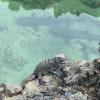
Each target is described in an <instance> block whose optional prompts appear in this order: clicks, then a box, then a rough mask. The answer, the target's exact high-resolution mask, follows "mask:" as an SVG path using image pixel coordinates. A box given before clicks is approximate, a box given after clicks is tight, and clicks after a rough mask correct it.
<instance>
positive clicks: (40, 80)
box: [38, 72, 45, 85]
mask: <svg viewBox="0 0 100 100" xmlns="http://www.w3.org/2000/svg"><path fill="white" fill-rule="evenodd" d="M42 78H43V76H42V73H41V72H39V74H38V82H39V84H40V85H43V84H44V83H45V82H44V81H43V80H42Z"/></svg>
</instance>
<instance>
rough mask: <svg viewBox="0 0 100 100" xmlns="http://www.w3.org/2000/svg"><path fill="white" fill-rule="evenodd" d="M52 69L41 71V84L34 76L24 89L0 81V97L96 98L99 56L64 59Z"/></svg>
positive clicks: (44, 99) (10, 99) (27, 99)
mask: <svg viewBox="0 0 100 100" xmlns="http://www.w3.org/2000/svg"><path fill="white" fill-rule="evenodd" d="M60 65H61V64H60ZM55 72H56V71H55ZM55 72H54V73H55ZM54 73H46V74H45V75H43V77H42V80H43V82H44V84H42V85H41V84H39V82H38V79H34V80H31V81H29V82H27V83H26V84H25V88H24V89H23V88H22V86H21V85H20V86H16V85H8V84H3V83H1V84H0V100H100V58H97V59H95V60H93V61H91V62H89V61H76V62H72V61H71V60H68V59H66V60H65V61H64V67H63V69H62V70H61V71H60V72H57V74H58V75H56V74H54ZM62 80H64V82H63V81H62ZM63 83H64V84H63ZM62 84H63V85H62Z"/></svg>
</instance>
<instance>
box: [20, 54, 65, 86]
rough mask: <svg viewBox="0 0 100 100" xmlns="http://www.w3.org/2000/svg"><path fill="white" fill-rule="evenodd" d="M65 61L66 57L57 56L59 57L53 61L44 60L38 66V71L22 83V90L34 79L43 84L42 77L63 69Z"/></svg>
mask: <svg viewBox="0 0 100 100" xmlns="http://www.w3.org/2000/svg"><path fill="white" fill-rule="evenodd" d="M64 61H65V57H64V56H57V57H53V58H52V59H48V60H44V61H42V62H40V63H39V64H38V65H37V66H36V69H35V70H34V72H33V73H32V74H31V75H30V76H28V77H27V78H26V79H24V80H23V81H22V83H21V85H22V88H24V87H25V84H27V83H28V82H30V81H32V80H34V79H38V81H39V83H40V84H41V82H42V81H41V76H43V75H45V74H47V73H50V72H52V71H56V70H58V69H59V68H62V67H63V66H62V65H63V64H64Z"/></svg>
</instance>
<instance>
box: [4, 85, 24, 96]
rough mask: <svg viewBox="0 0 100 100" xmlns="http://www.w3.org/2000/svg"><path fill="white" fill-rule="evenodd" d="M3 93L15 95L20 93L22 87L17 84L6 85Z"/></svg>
mask: <svg viewBox="0 0 100 100" xmlns="http://www.w3.org/2000/svg"><path fill="white" fill-rule="evenodd" d="M8 91H9V92H8ZM5 93H7V94H6V95H8V96H16V95H18V94H21V93H22V87H21V86H18V85H6V90H5Z"/></svg>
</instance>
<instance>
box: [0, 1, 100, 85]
mask: <svg viewBox="0 0 100 100" xmlns="http://www.w3.org/2000/svg"><path fill="white" fill-rule="evenodd" d="M99 40H100V18H95V17H92V16H89V15H87V14H81V15H80V16H78V17H77V16H75V15H72V14H70V13H67V14H63V15H62V16H59V17H57V18H55V17H54V12H53V8H50V9H46V10H29V11H26V10H24V9H23V8H21V9H20V10H19V11H17V12H15V11H11V10H10V9H8V3H3V2H0V82H6V83H13V84H19V82H20V81H21V80H22V79H24V78H25V77H26V76H27V75H29V74H30V73H32V72H33V70H34V68H35V66H36V64H38V63H39V62H40V61H42V60H43V59H46V58H51V57H53V56H54V55H56V54H59V53H64V54H65V55H66V57H68V58H70V59H72V60H79V59H81V60H92V59H94V58H96V57H99V55H100V54H99V53H98V51H97V48H98V42H99Z"/></svg>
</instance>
